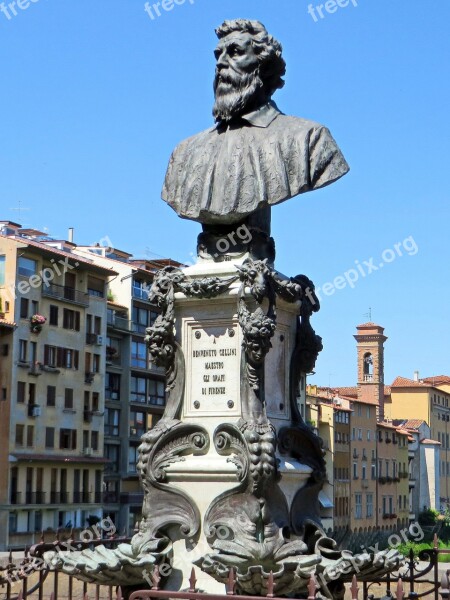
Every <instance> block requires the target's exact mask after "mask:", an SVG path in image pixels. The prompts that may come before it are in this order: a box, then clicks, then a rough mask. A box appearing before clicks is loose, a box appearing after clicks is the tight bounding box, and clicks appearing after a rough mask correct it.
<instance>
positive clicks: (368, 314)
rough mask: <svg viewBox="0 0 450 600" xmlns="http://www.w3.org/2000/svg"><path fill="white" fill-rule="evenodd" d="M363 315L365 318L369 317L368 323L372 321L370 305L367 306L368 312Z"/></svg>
mask: <svg viewBox="0 0 450 600" xmlns="http://www.w3.org/2000/svg"><path fill="white" fill-rule="evenodd" d="M363 317H366V318H367V319H369V323H371V322H372V307H371V306H369V312H366V313H364V314H363Z"/></svg>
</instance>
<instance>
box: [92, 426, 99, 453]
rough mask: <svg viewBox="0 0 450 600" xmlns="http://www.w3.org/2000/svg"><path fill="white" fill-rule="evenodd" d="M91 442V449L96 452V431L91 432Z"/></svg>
mask: <svg viewBox="0 0 450 600" xmlns="http://www.w3.org/2000/svg"><path fill="white" fill-rule="evenodd" d="M91 444H92V450H94V451H95V452H97V450H98V431H93V432H92V433H91Z"/></svg>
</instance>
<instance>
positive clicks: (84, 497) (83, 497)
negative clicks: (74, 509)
mask: <svg viewBox="0 0 450 600" xmlns="http://www.w3.org/2000/svg"><path fill="white" fill-rule="evenodd" d="M91 495H92V494H91V493H90V492H74V493H73V503H74V504H90V502H91Z"/></svg>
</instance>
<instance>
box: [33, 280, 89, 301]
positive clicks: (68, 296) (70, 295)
mask: <svg viewBox="0 0 450 600" xmlns="http://www.w3.org/2000/svg"><path fill="white" fill-rule="evenodd" d="M42 295H43V296H50V297H51V298H57V299H58V300H65V301H67V302H73V303H74V304H80V305H81V306H89V295H88V294H87V293H86V292H82V291H81V290H77V289H75V288H72V287H68V286H67V285H57V284H56V283H49V284H48V285H43V286H42Z"/></svg>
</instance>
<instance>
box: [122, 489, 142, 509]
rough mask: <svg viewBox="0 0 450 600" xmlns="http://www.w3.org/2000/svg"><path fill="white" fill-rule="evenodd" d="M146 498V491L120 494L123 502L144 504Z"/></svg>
mask: <svg viewBox="0 0 450 600" xmlns="http://www.w3.org/2000/svg"><path fill="white" fill-rule="evenodd" d="M143 500H144V492H125V493H123V494H120V503H121V504H137V505H139V506H141V505H142V502H143Z"/></svg>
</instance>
